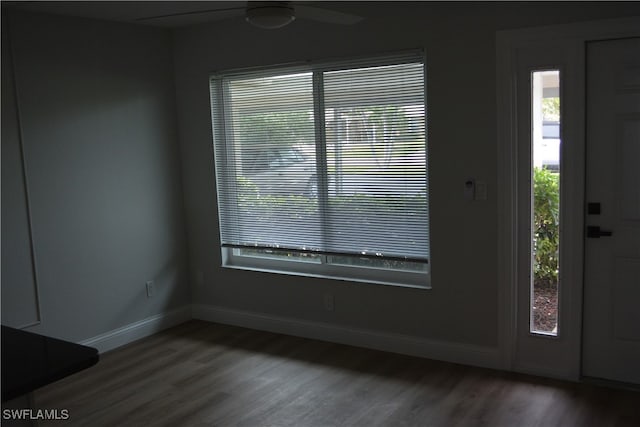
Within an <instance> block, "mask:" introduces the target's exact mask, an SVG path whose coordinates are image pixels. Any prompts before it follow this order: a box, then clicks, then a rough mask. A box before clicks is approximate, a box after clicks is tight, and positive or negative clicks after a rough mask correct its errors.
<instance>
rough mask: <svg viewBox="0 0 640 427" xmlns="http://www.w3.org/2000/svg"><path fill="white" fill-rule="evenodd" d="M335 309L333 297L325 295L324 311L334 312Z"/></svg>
mask: <svg viewBox="0 0 640 427" xmlns="http://www.w3.org/2000/svg"><path fill="white" fill-rule="evenodd" d="M334 308H335V304H334V299H333V295H331V294H325V296H324V309H325V310H327V311H333V309H334Z"/></svg>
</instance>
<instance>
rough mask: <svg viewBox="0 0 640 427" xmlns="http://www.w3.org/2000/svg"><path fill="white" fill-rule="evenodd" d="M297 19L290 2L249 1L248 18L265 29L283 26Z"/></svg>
mask: <svg viewBox="0 0 640 427" xmlns="http://www.w3.org/2000/svg"><path fill="white" fill-rule="evenodd" d="M295 19H296V16H295V10H294V8H293V6H292V5H291V3H290V2H248V3H247V11H246V20H247V22H249V23H250V24H252V25H255V26H256V27H259V28H265V29H269V30H272V29H276V28H282V27H284V26H285V25H287V24H290V23H291V22H293V21H294V20H295Z"/></svg>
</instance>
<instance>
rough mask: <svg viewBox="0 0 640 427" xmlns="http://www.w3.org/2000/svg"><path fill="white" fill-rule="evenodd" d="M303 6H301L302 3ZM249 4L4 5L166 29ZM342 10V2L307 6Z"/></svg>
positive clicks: (229, 14)
mask: <svg viewBox="0 0 640 427" xmlns="http://www.w3.org/2000/svg"><path fill="white" fill-rule="evenodd" d="M299 3H302V2H299ZM246 4H247V2H246V1H2V5H3V7H5V6H8V7H11V8H15V9H20V10H25V11H30V12H41V13H50V14H57V15H67V16H78V17H84V18H93V19H100V20H106V21H117V22H128V23H134V24H143V25H153V26H160V27H167V28H177V27H181V26H187V25H193V24H199V23H204V22H212V21H219V20H222V19H227V18H233V17H238V18H239V19H242V17H243V16H244V8H245V7H246ZM304 4H313V5H314V6H320V7H325V8H328V9H333V10H336V9H339V7H340V2H331V3H330V4H329V5H327V3H325V4H324V5H322V2H304Z"/></svg>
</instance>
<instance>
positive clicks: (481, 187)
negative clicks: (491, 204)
mask: <svg viewBox="0 0 640 427" xmlns="http://www.w3.org/2000/svg"><path fill="white" fill-rule="evenodd" d="M476 200H487V183H486V182H485V181H476Z"/></svg>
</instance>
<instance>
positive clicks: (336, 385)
mask: <svg viewBox="0 0 640 427" xmlns="http://www.w3.org/2000/svg"><path fill="white" fill-rule="evenodd" d="M35 401H36V408H41V409H67V410H68V411H69V419H68V420H67V421H60V420H58V421H40V425H41V426H48V425H51V426H64V425H71V426H126V427H128V426H148V427H151V426H172V427H173V426H300V427H305V426H311V427H315V426H367V427H368V426H447V427H449V426H492V427H494V426H496V427H500V426H545V427H546V426H563V427H564V426H580V427H582V426H594V427H596V426H597V427H603V426H614V425H616V426H640V393H639V392H633V391H624V390H618V389H608V388H604V387H598V386H594V385H586V384H573V383H565V382H561V381H554V380H544V379H539V378H535V377H529V376H524V375H516V374H510V373H504V372H497V371H492V370H488V369H479V368H472V367H465V366H460V365H454V364H449V363H443V362H435V361H431V360H425V359H419V358H413V357H408V356H402V355H397V354H390V353H384V352H379V351H372V350H365V349H360V348H354V347H349V346H344V345H338V344H331V343H324V342H319V341H313V340H307V339H302V338H295V337H289V336H284V335H278V334H271V333H266V332H259V331H253V330H249V329H243V328H237V327H231V326H223V325H217V324H212V323H207V322H201V321H190V322H187V323H184V324H182V325H179V326H177V327H175V328H171V329H168V330H166V331H164V332H161V333H159V334H156V335H154V336H151V337H148V338H145V339H143V340H140V341H137V342H135V343H132V344H130V345H128V346H125V347H122V348H119V349H117V350H114V351H112V352H109V353H106V354H104V355H103V356H102V358H101V361H100V362H99V363H98V364H97V365H96V366H94V367H92V368H90V369H88V370H86V371H83V372H81V373H79V374H76V375H74V376H72V377H68V378H66V379H64V380H62V381H59V382H57V383H55V384H51V385H49V386H47V387H45V388H42V389H40V390H39V391H37V392H36V395H35Z"/></svg>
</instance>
